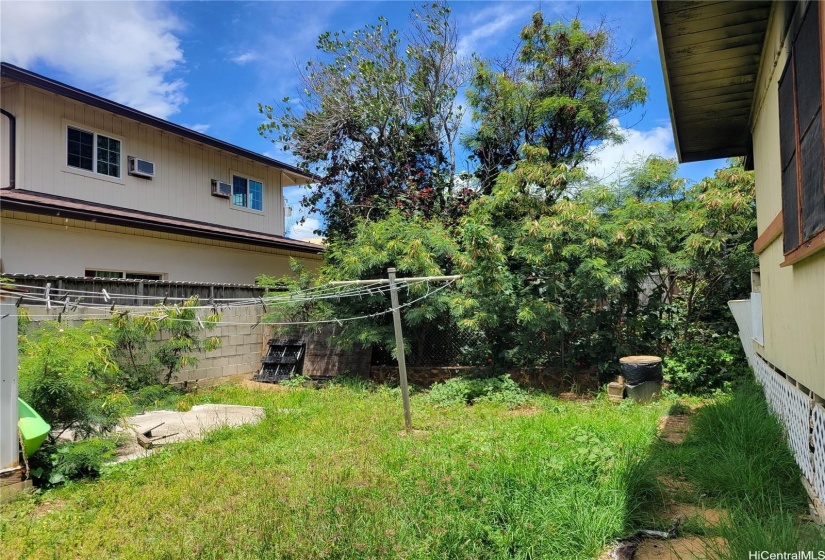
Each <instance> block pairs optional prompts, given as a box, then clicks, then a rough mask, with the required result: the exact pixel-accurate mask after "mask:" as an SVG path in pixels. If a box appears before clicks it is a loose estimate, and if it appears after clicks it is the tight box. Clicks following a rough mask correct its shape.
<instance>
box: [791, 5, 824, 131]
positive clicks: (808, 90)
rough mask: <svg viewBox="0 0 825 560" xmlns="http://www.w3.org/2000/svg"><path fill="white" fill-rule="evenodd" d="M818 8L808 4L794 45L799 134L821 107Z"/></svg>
mask: <svg viewBox="0 0 825 560" xmlns="http://www.w3.org/2000/svg"><path fill="white" fill-rule="evenodd" d="M816 8H817V6H816V5H811V6H809V8H808V13H807V14H806V15H805V19H804V21H803V22H802V27H801V28H800V30H799V35H797V36H796V43H795V44H794V60H795V66H796V72H795V74H796V103H797V110H798V113H799V114H798V116H797V119H798V121H799V135H800V136H802V135H804V134H805V132H806V131H807V130H808V127H809V126H810V125H811V121H813V119H814V117H815V116H816V113H817V111H818V110H819V108H820V107H821V106H822V76H821V74H820V72H821V68H822V66H821V53H820V48H819V25H818V22H817V9H816Z"/></svg>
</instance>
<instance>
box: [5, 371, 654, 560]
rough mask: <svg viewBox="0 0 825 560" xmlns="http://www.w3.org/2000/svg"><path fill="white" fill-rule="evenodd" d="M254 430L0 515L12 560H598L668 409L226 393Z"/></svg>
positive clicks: (178, 449)
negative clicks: (406, 424) (409, 412)
mask: <svg viewBox="0 0 825 560" xmlns="http://www.w3.org/2000/svg"><path fill="white" fill-rule="evenodd" d="M199 400H200V402H204V401H207V402H220V403H233V404H247V405H257V406H263V407H264V408H265V409H266V413H267V416H266V419H265V420H264V421H263V422H262V423H260V424H258V425H255V426H246V427H242V428H238V429H221V430H219V431H217V432H214V433H212V434H210V435H209V436H208V437H207V438H206V439H205V440H204V441H200V442H188V443H183V444H178V445H174V446H170V447H168V448H166V449H164V450H163V451H162V452H160V453H158V454H156V455H154V456H152V457H150V458H148V459H143V460H138V461H133V462H130V463H125V464H121V465H118V466H115V467H113V468H111V469H110V470H109V471H108V472H107V473H106V474H105V475H104V476H103V477H101V478H100V479H98V480H95V481H91V482H83V483H76V484H73V485H70V486H68V487H65V488H61V489H57V490H50V491H46V492H43V493H41V494H39V495H36V496H33V497H28V498H23V499H22V500H18V501H16V502H14V503H12V504H9V505H6V506H2V508H1V509H0V515H1V516H2V520H0V540H2V542H3V547H2V555H3V557H4V558H38V559H40V558H52V557H56V558H57V557H59V558H250V559H252V558H254V559H259V558H300V559H308V558H325V557H327V558H436V557H438V558H447V557H449V558H502V557H508V558H509V557H515V558H565V559H573V558H593V557H595V556H598V554H599V553H600V552H601V551H602V550H603V549H604V547H605V545H606V543H607V542H609V541H610V540H611V539H613V538H615V537H617V536H620V535H622V534H624V533H625V532H626V531H627V530H628V528H629V527H630V526H631V525H632V519H631V517H632V516H633V513H634V512H633V511H632V509H633V507H632V506H633V503H632V502H633V500H629V498H628V496H629V495H632V494H633V492H634V490H633V487H634V484H635V482H634V479H635V477H634V472H635V468H634V465H637V464H639V463H640V462H641V460H642V459H643V458H644V457H645V456H646V453H647V450H648V448H649V447H650V446H651V444H652V443H653V441H654V439H655V433H656V426H657V420H658V418H659V417H660V416H661V414H662V413H663V412H664V411H666V410H667V404H666V403H661V404H656V405H652V406H644V407H642V406H631V407H624V406H623V407H617V406H615V405H612V404H610V403H608V402H606V401H604V400H595V401H590V402H563V401H558V400H556V399H553V398H551V397H547V396H537V397H535V398H534V399H533V400H532V401H531V403H530V404H529V408H523V409H520V410H515V411H509V410H507V409H506V408H505V407H503V406H499V405H494V404H480V405H476V406H472V407H449V408H437V407H433V406H432V405H430V404H428V403H427V402H426V401H425V399H424V397H423V395H415V396H414V397H413V399H412V401H413V420H414V425H415V428H416V429H417V430H419V431H418V432H416V433H415V434H413V435H405V434H403V433H402V432H401V430H400V429H401V427H402V426H403V419H402V415H401V400H400V396H399V395H398V393H397V392H396V391H392V390H390V389H386V388H381V387H379V388H377V389H369V388H367V387H365V386H359V385H358V384H350V385H347V386H332V387H328V388H325V389H323V390H312V389H297V390H289V391H258V392H256V391H253V390H249V389H244V388H241V387H235V386H223V387H219V388H217V389H215V390H212V391H209V392H206V393H203V394H202V395H200V396H199Z"/></svg>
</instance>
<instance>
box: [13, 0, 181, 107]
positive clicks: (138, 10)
mask: <svg viewBox="0 0 825 560" xmlns="http://www.w3.org/2000/svg"><path fill="white" fill-rule="evenodd" d="M2 9H3V17H2V23H0V35H2V38H1V39H0V49H2V53H3V60H5V61H7V62H10V63H12V64H16V65H19V66H23V67H31V66H32V65H34V64H37V63H43V64H46V65H49V66H52V67H54V68H55V69H57V70H59V71H62V72H65V73H66V74H68V75H69V76H70V79H69V80H67V81H69V82H70V83H71V85H74V86H77V87H80V88H83V89H88V90H91V91H93V92H95V93H97V94H99V95H102V96H104V97H108V98H110V99H113V100H115V101H117V102H119V103H123V104H124V105H128V106H130V107H133V108H135V109H139V110H141V111H145V112H147V113H150V114H152V115H155V116H158V117H161V118H167V117H169V115H172V114H174V113H176V112H177V111H178V109H179V107H180V106H181V105H182V104H183V103H185V102H186V96H185V95H184V93H183V89H184V86H185V84H184V82H183V80H180V79H174V78H171V77H170V76H169V74H170V73H171V72H172V71H174V70H175V69H177V68H178V67H179V66H180V65H181V64H182V63H183V62H184V58H183V51H182V49H181V47H180V40H179V39H178V38H177V37H176V36H175V32H176V31H178V30H180V28H181V24H180V22H178V20H177V19H176V18H175V17H174V16H173V15H172V14H170V13H169V12H168V10H167V9H166V7H165V6H164V5H163V4H160V3H155V2H8V1H6V2H3V6H2Z"/></svg>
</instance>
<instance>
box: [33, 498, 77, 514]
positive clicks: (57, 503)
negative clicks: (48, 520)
mask: <svg viewBox="0 0 825 560" xmlns="http://www.w3.org/2000/svg"><path fill="white" fill-rule="evenodd" d="M67 503H68V502H67V501H66V500H53V501H50V502H43V503H42V504H40V505H38V506H37V507H36V508H34V511H32V514H33V515H34V517H40V516H41V515H46V514H48V513H51V512H53V511H60V510H61V509H63V508H64V507H66V504H67Z"/></svg>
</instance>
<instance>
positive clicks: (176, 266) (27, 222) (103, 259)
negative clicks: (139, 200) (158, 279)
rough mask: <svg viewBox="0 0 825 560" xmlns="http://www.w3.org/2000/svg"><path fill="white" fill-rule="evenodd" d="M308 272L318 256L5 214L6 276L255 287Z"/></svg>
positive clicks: (1, 249)
mask: <svg viewBox="0 0 825 560" xmlns="http://www.w3.org/2000/svg"><path fill="white" fill-rule="evenodd" d="M290 257H295V258H297V259H299V260H302V261H303V262H304V264H305V265H306V266H307V268H309V269H317V268H318V267H319V266H320V262H321V261H320V257H319V256H316V255H312V256H308V255H306V254H304V253H297V252H292V251H282V250H277V249H269V248H265V247H262V248H256V247H253V246H249V245H241V244H238V243H231V242H222V241H213V240H208V239H199V238H196V237H189V236H184V235H175V234H167V233H160V232H153V231H146V230H139V229H133V228H127V227H121V226H111V225H105V224H99V223H93V222H85V221H80V220H71V219H64V218H57V217H52V216H38V215H34V214H27V213H22V212H10V211H3V212H2V218H0V258H2V263H3V271H4V272H7V273H11V274H13V273H22V274H42V275H56V276H83V275H84V272H85V270H86V269H93V270H115V271H124V272H146V273H153V274H162V275H163V279H165V280H173V281H187V282H214V283H233V284H253V283H254V282H255V277H256V276H258V275H259V274H268V275H271V276H283V275H287V274H290V269H289V258H290Z"/></svg>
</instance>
